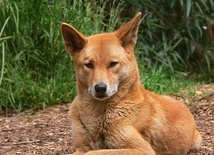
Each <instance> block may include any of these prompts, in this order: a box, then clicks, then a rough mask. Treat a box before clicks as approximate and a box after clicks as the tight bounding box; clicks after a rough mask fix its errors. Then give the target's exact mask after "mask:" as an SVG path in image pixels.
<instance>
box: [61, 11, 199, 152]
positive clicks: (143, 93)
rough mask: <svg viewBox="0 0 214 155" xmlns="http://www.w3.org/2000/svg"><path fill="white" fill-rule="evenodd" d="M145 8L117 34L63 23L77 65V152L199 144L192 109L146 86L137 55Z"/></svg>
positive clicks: (73, 108)
mask: <svg viewBox="0 0 214 155" xmlns="http://www.w3.org/2000/svg"><path fill="white" fill-rule="evenodd" d="M140 17H141V13H138V14H137V15H136V16H135V17H134V18H133V19H132V20H131V21H129V22H128V23H126V24H125V25H124V26H122V27H120V28H119V29H118V30H116V31H115V32H113V33H102V34H97V35H92V36H90V37H86V36H84V35H83V34H82V33H80V32H78V31H77V30H76V29H75V28H74V27H72V26H71V25H69V24H66V23H63V24H62V25H61V29H62V35H63V40H64V43H65V46H66V50H67V51H68V52H69V53H70V54H71V56H72V57H73V60H74V62H75V67H76V80H77V93H78V95H77V96H76V98H75V99H74V101H73V102H72V104H71V107H70V112H71V122H72V136H73V145H74V149H75V152H74V153H73V154H75V155H82V154H86V155H155V154H156V155H170V154H172V155H184V154H186V153H188V152H189V151H190V150H191V149H198V148H200V145H201V141H202V138H201V135H200V133H199V132H198V131H197V129H196V124H195V120H194V118H193V116H192V114H191V113H190V111H189V109H188V108H187V107H186V106H185V105H184V104H183V103H181V102H180V101H177V100H175V99H173V98H171V97H167V96H163V95H158V94H155V93H153V92H150V91H148V90H146V89H144V88H143V86H142V85H141V82H140V76H139V71H138V66H137V63H136V60H135V56H134V51H133V49H134V46H135V44H136V41H137V32H138V27H139V23H140Z"/></svg>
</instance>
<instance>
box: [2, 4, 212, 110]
mask: <svg viewBox="0 0 214 155" xmlns="http://www.w3.org/2000/svg"><path fill="white" fill-rule="evenodd" d="M136 2H137V1H136ZM143 2H144V3H143ZM149 2H150V1H146V0H145V1H142V3H143V4H141V3H139V4H140V5H137V6H138V8H137V7H135V6H134V4H136V3H133V5H130V4H129V3H128V2H126V1H124V2H123V3H119V2H117V1H116V0H115V1H107V2H106V1H103V0H100V1H94V0H91V1H77V0H73V1H56V0H51V1H48V0H42V1H37V0H28V1H17V0H14V1H10V0H1V1H0V8H1V10H0V21H1V22H0V49H1V50H0V51H1V55H0V64H1V65H0V69H1V71H0V73H1V74H0V113H8V112H13V111H14V110H15V111H17V112H20V111H23V110H26V109H29V108H45V107H47V106H50V105H53V104H57V103H67V102H70V101H71V100H72V99H73V97H74V96H75V93H76V90H75V72H74V65H73V62H72V61H71V59H70V56H69V54H67V53H66V52H65V50H64V45H63V43H62V39H61V33H60V24H61V23H62V22H67V23H71V24H72V25H74V27H77V28H78V30H80V31H81V32H83V33H84V34H86V35H91V34H95V33H98V32H104V31H107V32H109V31H113V30H115V29H116V28H118V25H120V24H121V23H122V21H124V20H125V19H124V17H125V16H126V14H127V13H126V14H124V12H128V13H131V12H130V11H127V10H129V9H128V8H127V5H128V6H129V7H130V6H131V7H132V8H133V9H132V10H135V12H137V10H138V9H144V10H143V12H144V14H147V15H146V17H145V20H144V21H143V23H142V26H141V28H142V29H141V30H140V35H139V43H138V46H137V48H136V56H137V58H138V61H139V67H140V71H141V74H142V81H143V83H144V85H145V87H147V88H148V89H151V90H154V91H156V92H159V93H170V92H176V91H178V89H179V88H182V87H184V86H189V85H195V84H196V83H198V81H197V80H196V81H195V80H194V78H193V77H191V78H187V75H188V73H190V72H192V71H195V70H196V69H195V70H192V69H191V67H190V66H191V65H189V64H191V63H190V61H188V59H187V58H186V57H189V56H190V57H191V58H194V57H193V55H191V52H193V51H191V50H189V49H191V48H192V47H193V46H192V44H193V43H192V42H190V43H191V44H189V42H188V46H186V47H185V48H187V47H188V49H185V48H184V51H187V52H188V54H185V53H182V54H184V55H185V57H182V54H181V53H179V49H181V43H183V41H185V36H180V34H179V33H178V31H182V29H178V31H176V32H174V30H173V31H169V30H168V29H169V28H167V30H164V28H165V27H164V26H163V25H159V22H160V21H161V20H159V19H158V18H162V16H160V17H158V16H157V12H155V9H151V8H149V6H150V4H149ZM158 2H159V1H158ZM180 2H181V1H180ZM211 2H212V1H209V3H211ZM159 3H160V2H159ZM159 3H158V4H159ZM171 3H172V2H171ZM171 3H170V4H171ZM195 3H196V2H194V4H195ZM147 4H149V5H147ZM211 4H212V5H208V4H206V3H203V6H204V7H205V8H206V10H205V11H203V9H201V10H198V11H197V10H194V8H189V7H187V6H186V8H187V11H186V12H185V11H184V14H185V15H186V18H185V19H186V20H187V21H186V22H187V23H188V19H189V20H190V19H191V20H192V18H190V17H192V16H193V15H197V16H198V17H200V16H199V15H200V14H203V15H204V16H203V17H204V18H205V15H206V17H207V18H206V19H210V18H211V15H210V12H211V11H212V10H213V3H211ZM153 5H155V3H152V5H151V6H153ZM165 5H166V3H163V6H165ZM185 5H188V4H186V2H185ZM195 5H196V4H195ZM195 5H194V6H193V7H199V6H201V4H200V5H199V6H195ZM139 6H140V8H139ZM142 6H143V7H142ZM171 6H172V8H173V7H175V5H172V4H171ZM208 6H209V7H208ZM180 7H182V6H180ZM163 9H165V8H164V7H161V8H160V12H161V10H162V12H161V13H163V14H164V12H163V11H164V10H163ZM209 9H210V10H209ZM188 10H189V11H188ZM192 10H194V11H192ZM156 11H157V10H156ZM209 11H210V12H209ZM174 13H175V12H174ZM174 13H172V14H171V15H172V16H174ZM179 13H181V12H179ZM198 14H199V15H198ZM169 16H170V15H169ZM180 16H182V15H180ZM120 17H122V20H121V18H120ZM187 17H189V18H187ZM166 21H169V23H170V24H172V23H173V22H172V20H171V19H170V18H169V20H165V22H166ZM208 21H209V20H208ZM203 22H204V20H203V21H198V23H196V28H197V29H198V30H197V31H196V32H197V33H199V32H200V33H199V34H198V35H196V36H195V35H194V36H193V37H190V39H195V40H194V41H198V40H200V39H205V40H202V42H203V41H206V38H205V37H204V36H206V33H205V30H204V29H202V28H201V26H203V24H206V23H203ZM165 24H166V25H167V24H168V23H165ZM176 24H177V23H174V25H176ZM168 27H173V25H168ZM181 27H182V26H181ZM191 27H192V25H191V24H190V25H186V29H185V30H188V28H191ZM157 31H158V33H156V32H157ZM182 32H183V31H182ZM169 33H170V35H169ZM185 33H187V34H189V35H190V34H194V33H195V31H185ZM190 36H191V35H190ZM196 37H198V38H196ZM188 39H189V38H188ZM151 40H153V42H151ZM190 41H191V40H190ZM198 42H199V41H198ZM203 43H204V42H203ZM206 43H209V45H208V44H207V46H206V48H205V47H204V46H202V47H203V50H202V51H204V53H202V54H203V56H204V57H203V60H204V61H205V66H206V68H204V69H203V67H204V66H203V63H200V61H198V64H199V66H200V68H201V69H200V73H205V74H203V75H206V77H208V78H206V79H208V80H209V81H210V79H211V77H212V76H213V75H211V73H213V72H212V71H211V69H212V67H211V65H212V63H211V62H212V61H211V60H212V58H213V57H212V56H213V55H211V56H210V51H211V52H213V42H210V41H209V40H208V41H207V42H206ZM182 45H183V44H182ZM202 45H203V44H202ZM204 61H203V62H204ZM194 62H195V61H194ZM193 64H194V65H195V64H197V63H193ZM160 66H161V67H160ZM196 68H197V67H196ZM184 75H185V76H184ZM175 76H177V78H176V79H175ZM177 80H179V82H177Z"/></svg>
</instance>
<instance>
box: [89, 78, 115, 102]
mask: <svg viewBox="0 0 214 155" xmlns="http://www.w3.org/2000/svg"><path fill="white" fill-rule="evenodd" d="M88 91H89V92H90V93H91V95H92V96H93V97H94V98H95V99H97V100H105V99H107V98H109V97H111V96H112V95H114V94H115V93H116V92H117V86H116V85H115V86H112V88H111V87H110V86H108V85H107V84H105V83H104V82H99V83H97V84H95V85H94V86H93V87H92V88H91V87H89V88H88Z"/></svg>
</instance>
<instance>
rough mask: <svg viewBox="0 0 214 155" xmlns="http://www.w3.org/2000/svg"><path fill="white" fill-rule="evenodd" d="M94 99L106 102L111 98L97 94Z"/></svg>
mask: <svg viewBox="0 0 214 155" xmlns="http://www.w3.org/2000/svg"><path fill="white" fill-rule="evenodd" d="M94 98H95V99H97V100H100V101H104V100H106V99H107V98H109V96H107V95H99V94H97V95H95V96H94Z"/></svg>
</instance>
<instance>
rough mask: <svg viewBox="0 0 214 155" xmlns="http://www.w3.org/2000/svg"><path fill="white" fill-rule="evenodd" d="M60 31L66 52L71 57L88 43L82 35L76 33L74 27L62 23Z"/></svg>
mask: <svg viewBox="0 0 214 155" xmlns="http://www.w3.org/2000/svg"><path fill="white" fill-rule="evenodd" d="M61 30H62V36H63V40H64V43H65V47H66V50H67V52H68V53H70V54H71V55H72V56H74V55H75V54H76V53H77V52H78V51H80V50H81V49H83V47H84V46H85V44H86V43H87V42H88V40H87V38H86V37H85V36H84V35H83V34H82V33H80V32H78V31H77V30H76V29H75V28H74V27H72V26H71V25H69V24H67V23H62V25H61Z"/></svg>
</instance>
